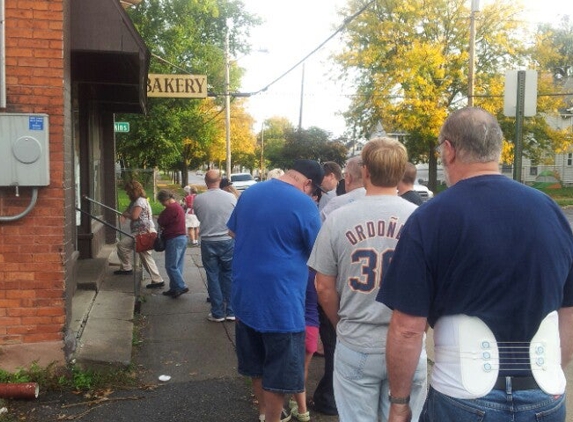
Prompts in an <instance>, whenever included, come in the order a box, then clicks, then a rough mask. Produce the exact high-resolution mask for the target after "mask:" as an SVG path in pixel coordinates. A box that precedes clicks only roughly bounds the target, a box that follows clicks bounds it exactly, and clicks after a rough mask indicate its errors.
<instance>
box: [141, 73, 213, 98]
mask: <svg viewBox="0 0 573 422" xmlns="http://www.w3.org/2000/svg"><path fill="white" fill-rule="evenodd" d="M147 96H148V97H169V98H206V97H207V76H205V75H173V74H171V75H158V74H149V75H147Z"/></svg>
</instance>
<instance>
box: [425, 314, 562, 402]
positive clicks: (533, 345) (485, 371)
mask: <svg viewBox="0 0 573 422" xmlns="http://www.w3.org/2000/svg"><path fill="white" fill-rule="evenodd" d="M434 343H435V348H434V350H435V365H434V370H433V372H432V381H431V384H432V387H434V388H435V389H436V390H438V391H440V392H441V393H443V394H446V395H449V396H451V397H456V398H461V399H474V398H478V397H483V396H485V395H486V394H488V393H489V392H490V391H491V390H492V388H493V386H494V384H495V382H496V380H497V377H498V374H499V369H500V360H499V349H500V348H504V347H505V348H511V349H512V350H513V352H514V353H517V354H518V355H519V354H520V353H521V351H520V349H523V355H524V356H523V359H522V360H523V363H519V362H516V363H510V364H508V365H514V366H512V368H511V369H512V370H513V371H514V372H515V371H519V370H523V371H529V369H531V371H532V373H533V377H534V378H535V380H536V381H537V384H538V385H539V387H540V388H541V389H542V390H543V391H544V392H545V393H547V394H563V392H564V391H565V384H566V381H565V375H564V373H563V370H562V369H561V347H560V340H559V318H558V314H557V311H553V312H551V313H550V314H548V315H547V316H546V317H545V318H544V319H543V321H542V322H541V324H540V326H539V329H538V330H537V333H536V334H535V335H534V336H533V338H532V339H531V342H530V343H529V344H528V345H527V347H526V346H524V343H519V344H512V343H508V342H501V343H498V342H497V341H496V339H495V336H494V335H493V332H492V331H491V330H490V329H489V327H488V326H487V325H486V324H485V323H484V322H483V321H482V320H481V319H479V318H477V317H470V316H467V315H452V316H446V317H442V318H440V319H439V320H438V322H437V323H436V325H435V326H434ZM516 350H517V352H516ZM527 358H529V360H530V365H529V367H527V366H525V363H526V362H527ZM518 360H519V359H518ZM504 369H509V368H508V367H505V366H504Z"/></svg>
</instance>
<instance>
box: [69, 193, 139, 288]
mask: <svg viewBox="0 0 573 422" xmlns="http://www.w3.org/2000/svg"><path fill="white" fill-rule="evenodd" d="M82 198H83V199H85V200H87V201H90V202H93V203H94V204H97V205H100V206H102V207H104V208H107V209H108V210H111V211H113V212H115V213H116V214H118V215H122V214H121V211H118V210H116V209H114V208H111V207H108V206H107V205H105V204H102V203H100V202H98V201H96V200H95V199H91V198H89V197H88V196H87V195H83V196H82ZM76 210H77V211H79V212H81V213H82V214H85V215H87V216H89V217H90V218H92V219H94V220H96V221H99V222H100V223H102V224H103V225H105V226H107V227H110V228H112V229H114V230H115V231H116V232H119V233H121V234H123V235H125V236H127V237H130V238H131V239H132V240H133V246H134V247H133V261H132V262H133V269H134V270H133V295H134V296H135V298H137V297H139V283H138V282H137V274H136V271H135V262H136V258H137V252H135V236H133V235H132V234H131V233H127V232H125V231H123V230H122V229H120V228H119V227H116V226H114V225H113V224H110V223H108V222H107V221H104V220H102V219H101V218H99V217H96V216H95V215H92V214H90V213H89V212H87V211H84V210H82V209H81V208H78V207H76Z"/></svg>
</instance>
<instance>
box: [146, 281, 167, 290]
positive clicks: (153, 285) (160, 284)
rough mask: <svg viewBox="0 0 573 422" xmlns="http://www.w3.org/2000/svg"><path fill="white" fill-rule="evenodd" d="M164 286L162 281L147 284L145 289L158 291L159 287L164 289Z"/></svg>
mask: <svg viewBox="0 0 573 422" xmlns="http://www.w3.org/2000/svg"><path fill="white" fill-rule="evenodd" d="M164 286H165V282H164V281H158V282H153V281H152V282H151V283H149V284H148V285H147V286H145V287H146V288H147V289H159V288H160V287H164Z"/></svg>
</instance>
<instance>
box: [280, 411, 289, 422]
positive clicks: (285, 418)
mask: <svg viewBox="0 0 573 422" xmlns="http://www.w3.org/2000/svg"><path fill="white" fill-rule="evenodd" d="M290 418H291V415H290V413H288V412H287V411H286V410H285V409H283V410H282V412H281V422H288V421H290Z"/></svg>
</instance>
